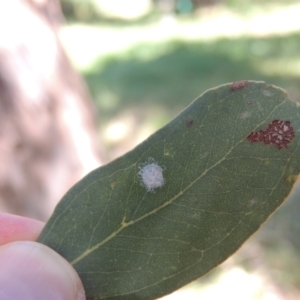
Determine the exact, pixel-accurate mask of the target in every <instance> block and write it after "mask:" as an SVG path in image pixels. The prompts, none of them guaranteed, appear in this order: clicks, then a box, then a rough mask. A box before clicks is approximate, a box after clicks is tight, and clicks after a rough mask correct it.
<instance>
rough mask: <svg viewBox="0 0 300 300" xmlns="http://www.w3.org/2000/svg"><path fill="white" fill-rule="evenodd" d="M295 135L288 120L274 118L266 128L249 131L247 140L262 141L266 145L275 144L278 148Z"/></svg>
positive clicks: (252, 141) (286, 143) (282, 146)
mask: <svg viewBox="0 0 300 300" xmlns="http://www.w3.org/2000/svg"><path fill="white" fill-rule="evenodd" d="M294 137H295V132H294V129H293V127H292V125H291V122H290V121H281V120H274V121H272V123H270V124H269V126H268V128H267V129H266V130H259V131H257V132H251V133H250V134H249V135H248V136H247V140H248V141H249V142H251V143H257V142H263V143H265V144H266V145H275V146H276V147H277V148H278V149H282V148H286V147H287V146H288V144H289V143H290V142H291V141H292V140H293V138H294Z"/></svg>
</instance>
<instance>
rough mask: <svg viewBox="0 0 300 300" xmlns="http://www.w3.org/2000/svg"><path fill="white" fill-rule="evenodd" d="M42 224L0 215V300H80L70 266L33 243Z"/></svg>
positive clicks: (81, 291) (81, 295)
mask: <svg viewBox="0 0 300 300" xmlns="http://www.w3.org/2000/svg"><path fill="white" fill-rule="evenodd" d="M43 226H44V223H42V222H39V221H36V220H33V219H28V218H24V217H19V216H15V215H10V214H5V213H0V299H1V300H41V299H43V300H84V299H85V293H84V289H83V286H82V283H81V281H80V279H79V276H78V274H77V273H76V271H75V270H74V269H73V267H72V266H71V265H70V264H69V263H68V261H67V260H65V259H64V258H63V257H61V256H60V255H59V254H58V253H56V252H55V251H54V250H52V249H51V248H49V247H47V246H45V245H42V244H40V243H36V242H34V241H35V240H36V239H37V237H38V235H39V234H40V232H41V230H42V228H43Z"/></svg>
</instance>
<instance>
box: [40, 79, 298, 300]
mask: <svg viewBox="0 0 300 300" xmlns="http://www.w3.org/2000/svg"><path fill="white" fill-rule="evenodd" d="M299 115H300V105H299V104H298V103H295V102H292V101H290V100H289V99H288V98H287V95H286V93H285V92H284V91H283V90H281V89H279V88H277V87H274V86H272V85H268V84H265V83H263V82H254V81H249V82H240V83H235V84H233V85H230V84H226V85H223V86H220V87H217V88H214V89H211V90H209V91H207V92H206V93H204V94H203V95H201V96H200V97H199V98H198V99H196V100H195V101H194V102H193V103H192V104H191V105H190V106H189V107H187V108H186V109H185V110H184V111H183V112H182V113H181V114H180V115H179V116H177V117H176V118H175V119H174V120H172V121H171V122H170V123H169V124H167V125H166V126H165V127H163V128H162V129H161V130H159V131H157V132H156V133H155V134H153V135H152V136H150V137H149V138H148V139H147V140H146V141H145V142H143V143H142V144H140V145H139V146H137V147H136V148H135V149H134V150H133V151H131V152H129V153H127V154H126V155H124V156H123V157H121V158H119V159H117V160H115V161H113V162H112V163H110V164H108V165H106V166H103V167H101V168H99V169H97V170H95V171H93V172H91V173H90V174H89V175H87V176H86V177H85V178H84V179H83V180H81V181H80V182H79V183H77V184H76V185H75V186H74V187H73V188H72V189H71V190H70V191H69V192H68V193H67V194H66V195H65V196H64V198H63V199H62V201H61V202H60V203H59V204H58V206H57V207H56V209H55V211H54V214H53V216H52V217H51V218H50V220H49V222H48V223H47V224H46V226H45V228H44V230H43V232H42V234H41V236H40V237H39V240H38V241H39V242H41V243H44V244H46V245H48V246H49V247H51V248H53V249H54V250H55V251H57V252H58V253H60V254H61V255H62V256H64V257H65V258H66V259H67V260H68V261H70V262H71V264H72V265H73V266H74V268H75V269H76V270H77V272H78V273H79V276H80V277H81V279H82V282H83V284H84V287H85V290H86V294H87V299H128V300H129V299H130V300H133V299H143V300H146V299H155V298H157V297H160V296H162V295H165V294H167V293H170V292H172V291H174V290H176V289H178V288H179V287H181V286H183V285H185V284H187V283H188V282H190V281H192V280H194V279H196V278H198V277H200V276H202V275H204V274H205V273H207V272H208V271H209V270H211V269H212V268H214V267H215V266H217V265H218V264H220V263H221V262H222V261H224V260H225V259H226V258H227V257H228V256H230V255H231V254H233V253H234V252H235V251H236V250H237V249H238V248H239V247H240V246H241V244H242V243H243V242H244V241H245V240H246V239H247V238H249V236H251V235H252V234H253V233H254V232H255V231H256V230H257V229H258V228H259V227H260V226H261V224H262V223H263V222H265V221H266V219H267V218H268V217H269V216H270V214H272V213H273V212H274V211H275V210H276V209H277V208H278V207H279V206H280V205H281V204H282V202H283V201H284V200H285V199H286V198H287V196H288V195H289V193H290V191H291V189H292V187H293V185H294V181H295V179H296V177H297V176H298V174H299V172H300V145H299V134H300V117H299ZM274 120H278V121H276V122H279V123H280V122H281V123H280V124H281V125H282V126H281V130H283V131H284V132H283V133H282V132H281V133H278V134H279V138H278V135H277V137H276V136H275V133H274V131H276V130H277V129H278V128H277V129H276V128H275V125H274V124H273V123H272V122H273V121H274ZM276 122H275V123H276ZM283 122H290V123H283ZM272 124H273V125H272ZM271 127H272V128H271ZM259 130H261V131H259ZM272 130H273V133H272ZM278 130H279V129H278ZM251 132H254V133H253V134H252V137H249V135H250V133H251ZM286 132H289V134H290V136H289V137H287V138H286V137H285V133H286ZM293 132H294V136H293ZM280 134H281V135H280ZM254 135H256V138H257V139H258V141H256V142H255V141H254V140H255V137H253V136H254ZM266 136H267V137H266ZM274 136H275V137H274ZM247 137H248V138H247ZM263 138H264V139H267V138H269V139H270V140H272V141H271V142H270V144H265V143H264V142H263V141H260V140H262V139H263ZM276 138H277V140H276ZM249 139H252V142H250V141H249ZM284 140H285V142H286V143H285V144H282V145H283V146H282V147H280V146H278V145H277V146H276V141H277V142H278V141H279V142H278V143H279V144H280V143H284ZM290 141H291V142H290ZM279 148H280V149H279ZM149 158H153V160H154V161H155V162H156V163H157V164H158V165H159V166H161V168H162V169H160V168H158V167H154V168H152V169H153V170H154V171H155V175H161V174H163V176H164V179H165V184H164V185H163V186H162V187H160V188H156V189H154V192H153V193H152V192H149V191H147V190H146V188H145V186H143V185H142V184H141V178H140V177H141V176H142V175H143V174H144V173H143V174H140V175H138V173H139V172H140V170H141V168H143V167H144V166H145V165H143V164H145V163H146V162H148V164H151V163H153V161H151V159H150V161H149ZM141 164H142V165H141ZM152 167H153V165H152ZM150 169H151V168H150ZM143 171H145V169H144V170H143ZM151 176H152V175H150V179H151ZM160 179H161V178H160ZM146 180H149V178H146ZM159 183H162V182H158V184H159ZM149 185H150V186H151V184H150V183H149V182H148V187H149ZM154 186H155V185H154Z"/></svg>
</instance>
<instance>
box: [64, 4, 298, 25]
mask: <svg viewBox="0 0 300 300" xmlns="http://www.w3.org/2000/svg"><path fill="white" fill-rule="evenodd" d="M101 1H102V0H60V2H61V6H62V10H63V13H64V15H65V17H66V18H67V20H68V21H71V22H74V21H75V22H76V21H81V22H89V23H95V22H104V21H105V22H108V21H111V22H113V23H114V22H117V21H119V22H120V21H123V22H126V23H129V22H128V21H125V20H124V19H122V20H121V19H118V18H111V17H110V16H108V15H105V13H103V12H101V11H100V10H99V3H101ZM141 1H143V0H141ZM151 1H152V2H153V6H152V10H150V11H149V12H148V14H147V15H146V19H148V18H149V16H153V14H154V15H155V14H157V13H159V12H160V13H164V12H165V11H164V9H161V8H162V7H164V5H159V4H160V3H164V2H170V4H169V5H167V6H168V7H170V6H171V7H172V8H171V10H173V11H174V12H177V13H182V14H187V13H192V12H194V11H195V10H197V9H199V8H201V7H204V6H214V5H223V6H226V7H228V8H234V9H236V10H239V11H243V12H247V11H249V10H252V9H253V8H257V6H262V7H263V6H268V5H288V4H292V3H298V2H299V1H298V0H151ZM128 5H130V0H128ZM144 18H145V16H141V17H140V18H138V19H142V20H143V19H144Z"/></svg>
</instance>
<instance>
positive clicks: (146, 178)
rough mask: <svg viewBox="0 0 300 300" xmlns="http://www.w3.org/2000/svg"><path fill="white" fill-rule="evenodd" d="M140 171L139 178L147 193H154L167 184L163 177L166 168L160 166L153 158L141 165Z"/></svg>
mask: <svg viewBox="0 0 300 300" xmlns="http://www.w3.org/2000/svg"><path fill="white" fill-rule="evenodd" d="M139 169H140V171H139V172H138V177H139V178H140V180H141V183H142V185H143V186H144V187H145V188H146V190H147V192H151V193H154V192H155V189H157V188H161V187H162V186H163V185H164V184H165V179H164V176H163V171H164V170H165V167H161V166H159V165H158V164H157V163H156V162H155V160H154V159H153V158H152V157H149V158H148V162H145V163H143V164H140V165H139Z"/></svg>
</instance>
